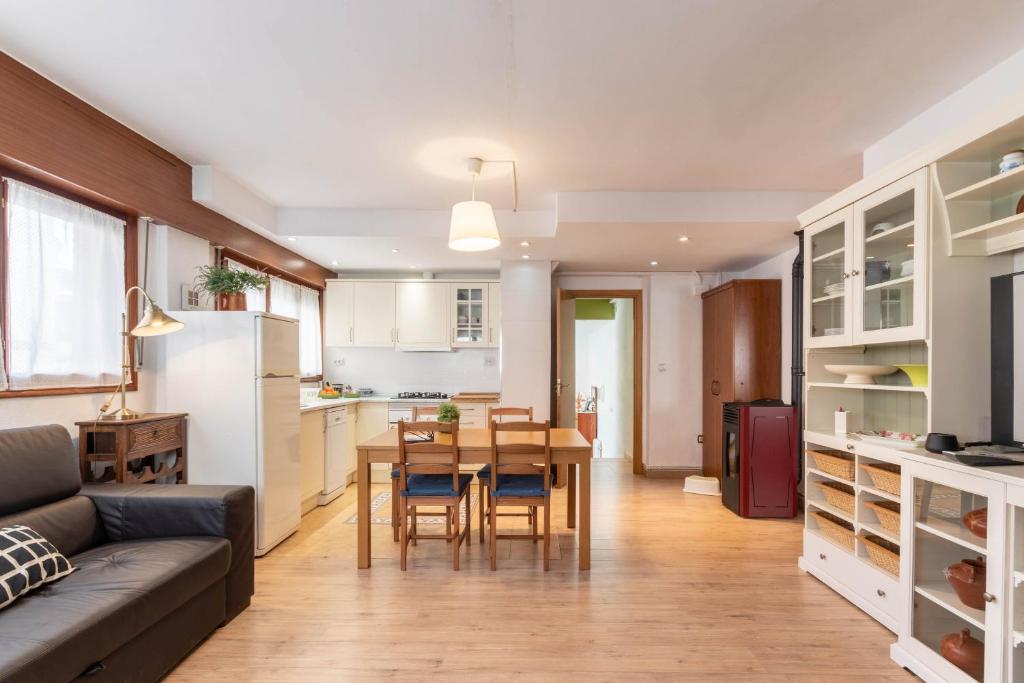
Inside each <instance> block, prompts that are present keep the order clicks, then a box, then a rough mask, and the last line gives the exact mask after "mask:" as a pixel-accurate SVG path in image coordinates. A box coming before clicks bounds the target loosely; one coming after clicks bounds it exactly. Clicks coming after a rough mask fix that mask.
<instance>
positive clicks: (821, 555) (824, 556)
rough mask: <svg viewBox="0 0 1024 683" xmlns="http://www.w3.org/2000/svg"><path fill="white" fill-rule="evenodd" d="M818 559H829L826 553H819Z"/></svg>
mask: <svg viewBox="0 0 1024 683" xmlns="http://www.w3.org/2000/svg"><path fill="white" fill-rule="evenodd" d="M818 559H820V560H827V559H828V557H827V556H826V555H825V553H818Z"/></svg>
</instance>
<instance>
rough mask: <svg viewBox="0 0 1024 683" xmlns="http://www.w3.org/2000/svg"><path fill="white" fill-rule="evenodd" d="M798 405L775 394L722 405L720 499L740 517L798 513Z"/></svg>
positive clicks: (793, 514)
mask: <svg viewBox="0 0 1024 683" xmlns="http://www.w3.org/2000/svg"><path fill="white" fill-rule="evenodd" d="M796 411H797V408H796V406H790V405H786V404H785V403H783V402H782V401H774V400H772V401H755V402H753V403H726V404H725V405H724V406H723V416H722V417H723V420H722V504H723V505H725V506H726V507H727V508H729V509H730V510H732V511H733V512H735V513H736V514H737V515H739V516H740V517H796V506H797V503H796V500H797V494H796V487H797V482H798V481H799V472H798V470H799V467H800V463H799V460H798V458H797V412H796Z"/></svg>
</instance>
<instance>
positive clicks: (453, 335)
mask: <svg viewBox="0 0 1024 683" xmlns="http://www.w3.org/2000/svg"><path fill="white" fill-rule="evenodd" d="M454 343H455V328H454V327H453V328H452V344H454Z"/></svg>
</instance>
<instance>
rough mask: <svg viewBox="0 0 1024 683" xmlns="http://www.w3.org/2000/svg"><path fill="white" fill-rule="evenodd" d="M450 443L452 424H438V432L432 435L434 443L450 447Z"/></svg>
mask: <svg viewBox="0 0 1024 683" xmlns="http://www.w3.org/2000/svg"><path fill="white" fill-rule="evenodd" d="M451 442H452V423H451V422H438V430H437V431H436V432H435V433H434V443H443V444H446V445H450V444H451Z"/></svg>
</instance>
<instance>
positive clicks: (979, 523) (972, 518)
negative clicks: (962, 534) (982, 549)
mask: <svg viewBox="0 0 1024 683" xmlns="http://www.w3.org/2000/svg"><path fill="white" fill-rule="evenodd" d="M964 526H965V527H967V530H968V531H970V532H971V533H972V534H974V535H975V536H977V537H978V538H988V508H978V509H977V510H971V511H970V512H968V513H967V514H966V515H964Z"/></svg>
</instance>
